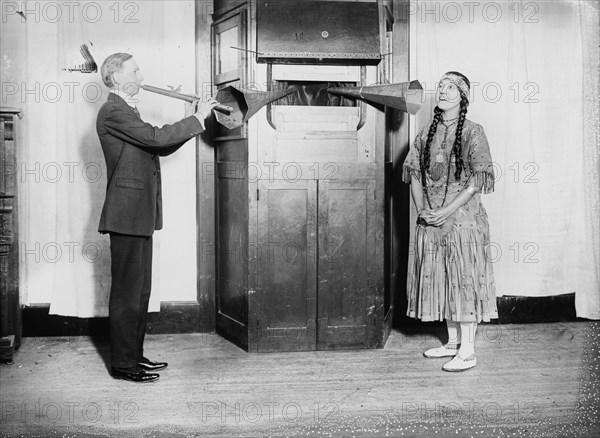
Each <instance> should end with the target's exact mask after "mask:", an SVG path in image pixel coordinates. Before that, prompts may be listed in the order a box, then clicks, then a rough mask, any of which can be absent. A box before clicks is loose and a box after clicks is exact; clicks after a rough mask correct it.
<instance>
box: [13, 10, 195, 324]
mask: <svg viewBox="0 0 600 438" xmlns="http://www.w3.org/2000/svg"><path fill="white" fill-rule="evenodd" d="M168 3H169V4H167V2H164V1H138V2H127V3H125V2H93V1H92V2H77V4H76V5H74V6H72V9H71V13H70V11H69V9H68V8H67V7H66V6H64V5H63V3H61V2H57V3H56V4H55V6H52V7H46V6H44V4H43V2H37V1H28V2H23V8H24V9H25V10H27V11H31V12H30V13H29V14H28V15H27V21H26V22H23V23H22V26H25V27H26V30H25V34H26V38H27V46H28V51H27V59H26V62H25V63H24V64H25V65H24V66H23V67H24V68H23V69H22V72H23V74H21V77H20V78H19V79H20V81H22V83H23V85H22V87H21V88H27V89H28V90H39V91H38V92H37V95H36V94H34V93H35V91H34V93H31V94H29V95H26V96H24V98H23V102H22V103H23V107H24V113H25V117H24V118H23V127H24V134H23V136H24V139H23V140H24V141H23V142H22V145H23V149H22V150H21V157H20V161H21V163H20V169H19V190H20V228H21V234H20V240H21V247H20V249H21V269H20V272H21V289H22V291H23V302H24V303H26V304H28V303H33V304H35V303H48V302H50V304H51V306H50V313H51V314H60V315H68V316H78V317H95V316H106V315H107V314H108V295H109V291H110V278H111V276H110V248H109V239H108V236H106V235H100V234H98V232H97V227H98V220H99V217H100V211H101V209H102V203H103V200H104V191H105V189H106V174H105V173H106V166H105V164H104V158H103V156H102V150H101V148H100V144H99V140H98V137H97V134H96V127H95V123H96V115H97V113H98V110H99V108H100V106H101V105H102V104H103V103H104V102H105V101H106V98H107V96H108V90H107V89H106V87H105V86H104V85H103V84H102V82H101V79H100V74H99V72H97V73H81V72H78V71H69V70H68V69H69V68H73V67H77V66H78V65H80V64H82V63H83V62H84V58H83V57H82V56H81V54H80V46H81V45H82V44H87V45H88V47H89V49H90V51H91V53H92V55H93V57H94V59H95V61H96V63H97V65H98V69H99V68H100V65H101V63H102V61H103V60H104V59H105V58H106V56H108V55H109V54H111V53H114V52H128V53H131V54H133V55H134V56H135V58H136V60H137V63H138V65H139V66H140V68H141V70H142V74H143V75H144V77H145V78H146V80H147V83H151V84H153V85H157V86H163V87H166V85H167V84H169V85H174V86H177V85H183V88H182V91H183V92H193V91H194V88H195V87H194V80H195V78H194V65H195V48H194V2H193V1H172V2H168ZM36 8H38V10H39V12H37V15H35V14H36ZM56 11H59V12H60V13H61V14H62V15H61V17H60V19H55V17H56V13H57V12H56ZM10 18H11V19H12V18H13V17H10ZM16 19H20V17H18V16H16ZM165 52H167V53H165ZM139 107H140V112H141V114H142V117H143V118H144V119H145V120H146V121H149V122H151V123H153V124H157V125H158V126H161V125H162V124H164V123H171V122H173V121H176V120H179V119H180V118H181V117H182V116H183V107H184V105H183V103H182V102H179V101H174V100H169V99H165V98H162V97H160V96H157V95H149V94H148V93H142V94H140V95H139ZM192 142H194V141H192ZM194 157H195V149H194V147H193V146H192V145H191V144H190V145H186V146H184V148H183V149H182V152H178V154H175V155H174V156H173V157H168V158H166V159H165V160H164V161H163V170H164V179H165V181H163V189H164V191H163V195H164V196H165V198H167V199H166V200H165V203H164V205H163V206H164V209H165V220H166V222H167V226H166V227H165V228H170V230H167V231H165V232H162V233H157V234H155V238H154V270H153V291H152V296H151V300H150V310H151V311H157V310H158V309H159V308H160V299H161V295H163V299H166V300H186V301H191V300H193V299H195V296H196V269H195V263H196V258H195V253H196V248H195V184H194V182H195V165H194V164H193V163H194ZM165 236H166V240H167V241H168V243H169V245H168V250H169V251H170V252H169V254H168V255H167V256H168V257H169V259H168V260H164V261H163V260H161V259H162V258H163V254H162V253H161V249H163V248H161V246H162V245H161V244H162V243H163V242H162V241H161V240H162V239H163V238H165ZM182 270H184V272H182ZM161 291H162V293H161Z"/></svg>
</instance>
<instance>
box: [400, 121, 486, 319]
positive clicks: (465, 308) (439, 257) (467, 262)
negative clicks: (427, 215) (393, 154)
mask: <svg viewBox="0 0 600 438" xmlns="http://www.w3.org/2000/svg"><path fill="white" fill-rule="evenodd" d="M428 131H429V125H427V126H426V127H425V128H423V129H422V130H421V132H419V134H418V135H417V137H416V139H415V141H414V143H413V145H412V146H411V148H410V150H409V153H408V155H407V157H406V160H405V161H404V165H403V169H402V179H403V181H404V182H405V183H408V184H410V182H411V177H415V178H416V179H417V180H419V181H421V162H422V160H421V153H422V152H423V150H424V148H425V145H426V143H427V133H428ZM455 133H456V122H455V123H446V124H444V123H439V124H438V127H437V131H436V133H435V136H434V138H433V140H432V142H431V145H430V148H431V154H430V157H431V158H430V165H429V170H428V171H427V172H426V178H427V184H426V186H427V188H426V189H425V188H424V190H423V207H424V208H427V209H429V208H433V209H435V208H439V207H441V206H442V203H443V202H444V195H445V193H446V190H447V193H446V201H445V203H444V205H447V204H449V203H450V202H451V201H452V199H454V197H455V196H456V195H457V194H458V193H459V192H460V191H461V190H463V189H464V188H465V186H466V185H467V184H469V185H472V186H474V187H476V188H478V192H477V193H476V194H475V195H474V196H473V197H472V199H471V200H470V201H469V202H468V203H466V204H465V205H463V206H462V207H460V208H459V209H457V210H456V211H455V212H454V213H453V214H452V215H451V216H450V217H449V218H448V219H447V220H446V222H445V223H444V224H443V225H442V226H441V227H434V226H430V225H422V224H417V226H416V232H415V241H414V265H413V267H412V269H411V268H409V275H408V279H407V294H408V309H407V315H408V316H410V317H412V318H418V319H421V320H422V321H442V320H451V321H460V322H481V321H489V320H490V319H493V318H498V309H497V307H496V286H495V283H494V274H493V270H492V264H491V262H490V260H489V254H488V251H489V242H490V234H489V225H488V218H487V213H486V211H485V208H484V207H483V204H482V203H481V196H480V194H481V193H491V192H492V191H493V190H494V170H493V164H492V158H491V155H490V149H489V145H488V141H487V138H486V136H485V133H484V131H483V128H482V127H481V125H478V124H476V123H473V122H471V121H470V120H468V119H465V121H464V124H463V131H462V155H463V163H464V168H463V171H462V174H461V176H460V179H459V180H456V179H455V175H454V174H455V171H456V167H455V159H454V156H453V155H452V156H451V151H452V145H453V144H454V139H455ZM448 171H449V172H450V175H449V176H448ZM446 186H447V187H446ZM426 193H427V194H428V196H426Z"/></svg>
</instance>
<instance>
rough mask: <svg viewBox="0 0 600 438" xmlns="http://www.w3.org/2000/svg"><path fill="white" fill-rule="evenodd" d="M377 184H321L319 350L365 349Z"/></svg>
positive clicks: (353, 182)
mask: <svg viewBox="0 0 600 438" xmlns="http://www.w3.org/2000/svg"><path fill="white" fill-rule="evenodd" d="M374 199H375V182H374V181H372V180H343V181H320V182H319V230H318V231H319V266H318V272H319V274H318V278H319V281H318V288H319V289H318V297H319V301H318V339H317V349H335V348H361V347H364V346H366V343H367V335H368V331H369V329H368V327H367V325H368V323H369V322H370V321H368V319H367V317H368V315H369V314H370V312H372V310H373V309H372V297H371V295H372V290H371V284H370V282H371V280H372V276H373V272H372V271H373V270H372V264H373V263H374V261H375V251H376V249H375V248H374V244H375V234H374V233H375V230H374V229H373V227H370V226H369V220H370V219H369V218H370V215H371V214H372V213H373V211H374V204H375V201H374Z"/></svg>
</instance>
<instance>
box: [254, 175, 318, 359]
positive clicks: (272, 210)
mask: <svg viewBox="0 0 600 438" xmlns="http://www.w3.org/2000/svg"><path fill="white" fill-rule="evenodd" d="M257 195H258V198H259V199H258V245H257V246H256V248H253V249H251V252H253V253H255V255H256V257H257V260H258V270H257V272H258V274H257V275H258V290H257V299H258V315H259V321H258V322H257V327H258V334H259V339H258V351H274V350H276V351H302V350H314V349H315V348H316V345H315V327H316V325H315V324H316V321H315V316H316V219H317V215H316V182H315V181H313V180H305V181H295V182H288V181H278V180H275V181H260V182H259V184H258V194H257Z"/></svg>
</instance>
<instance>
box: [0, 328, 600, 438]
mask: <svg viewBox="0 0 600 438" xmlns="http://www.w3.org/2000/svg"><path fill="white" fill-rule="evenodd" d="M437 327H439V326H434V325H423V326H421V327H420V328H413V329H411V330H410V331H407V330H404V331H394V332H393V333H392V334H391V335H390V338H389V340H388V342H387V344H386V346H385V348H384V349H380V350H361V351H335V352H308V353H270V354H248V353H246V352H244V351H242V350H240V349H238V348H237V347H235V346H234V345H232V344H231V343H229V342H227V341H225V340H224V339H222V338H220V337H219V336H217V335H212V334H211V335H204V334H190V335H155V336H148V338H147V341H146V352H147V356H150V357H151V358H152V359H156V360H158V359H160V360H162V359H164V360H167V361H169V362H170V365H169V367H168V368H167V369H166V370H164V371H163V372H161V377H160V379H159V381H157V382H156V383H152V384H145V385H143V384H133V383H129V382H124V381H118V380H114V379H112V378H111V377H109V375H108V373H107V368H106V364H105V360H106V359H107V358H108V357H107V356H108V345H107V343H106V341H105V340H94V339H90V338H86V337H76V338H66V337H63V338H26V339H24V342H23V345H22V347H21V349H20V350H19V351H18V353H17V356H16V357H15V362H14V364H12V365H2V366H1V367H0V391H1V392H0V402H1V410H0V416H1V417H0V418H1V421H0V423H1V424H0V431H1V434H2V436H24V437H79V436H98V437H117V436H127V437H148V438H150V437H187V436H202V437H204V436H208V437H210V436H225V437H262V436H282V437H283V436H285V437H287V436H303V437H306V436H322V437H369V436H376V437H398V436H433V437H450V436H452V437H463V436H468V437H482V436H498V437H507V436H510V437H522V436H534V437H539V436H556V437H565V436H595V437H598V436H600V425H599V423H598V416H599V415H600V412H599V409H598V408H599V406H600V403H599V400H598V399H599V393H598V372H599V371H598V370H599V368H598V365H599V357H600V355H599V351H600V348H599V347H598V343H599V337H598V335H599V334H600V324H598V323H595V322H575V323H553V324H533V325H486V326H480V330H479V332H478V338H477V344H476V347H477V356H478V365H477V367H476V368H475V369H473V370H470V371H468V372H464V373H446V372H443V371H442V370H441V367H442V365H443V364H444V363H445V361H446V359H425V358H423V356H422V351H423V350H424V349H425V348H428V347H430V346H435V345H437V344H439V342H440V341H439V339H438V338H439V336H438V335H439V334H440V333H439V331H440V330H438V329H437Z"/></svg>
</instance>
